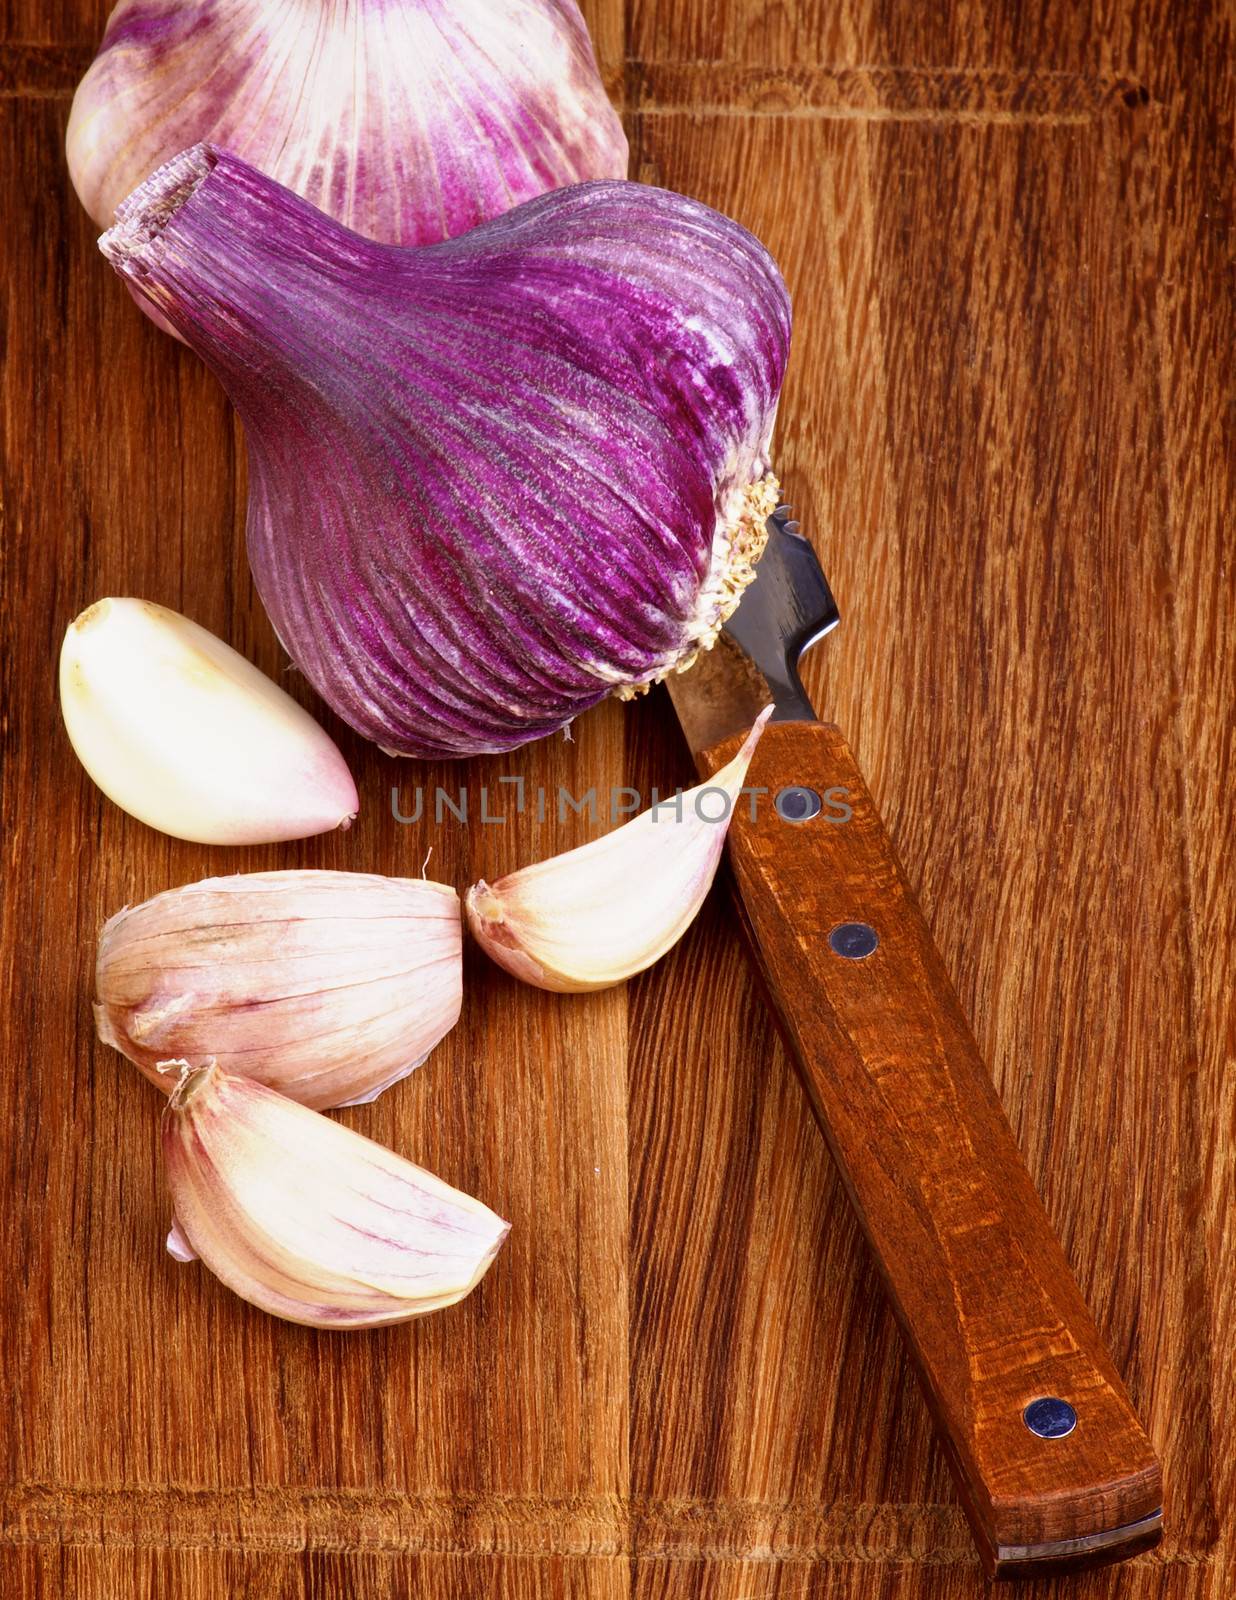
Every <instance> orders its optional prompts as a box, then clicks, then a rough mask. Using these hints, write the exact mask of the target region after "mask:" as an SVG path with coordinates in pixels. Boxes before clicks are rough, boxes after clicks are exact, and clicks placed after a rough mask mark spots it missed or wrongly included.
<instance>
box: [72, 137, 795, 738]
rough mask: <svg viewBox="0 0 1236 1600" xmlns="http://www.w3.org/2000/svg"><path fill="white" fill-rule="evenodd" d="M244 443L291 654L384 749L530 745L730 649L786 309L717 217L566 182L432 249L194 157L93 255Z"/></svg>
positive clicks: (152, 189)
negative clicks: (591, 710)
mask: <svg viewBox="0 0 1236 1600" xmlns="http://www.w3.org/2000/svg"><path fill="white" fill-rule="evenodd" d="M100 248H101V250H102V251H103V254H104V255H105V256H106V257H107V259H108V260H109V261H110V262H111V263H112V265H113V266H114V267H115V269H116V271H117V272H118V273H120V275H121V276H122V277H123V278H124V279H125V280H126V281H127V282H129V283H131V284H133V285H135V286H136V287H137V288H138V289H139V290H140V291H141V292H142V293H143V294H144V295H146V296H147V298H148V299H149V300H150V301H151V303H152V304H154V305H156V306H157V307H158V308H159V310H160V311H161V312H162V313H163V314H164V315H165V316H166V317H167V318H168V319H169V320H170V321H171V322H172V323H173V325H174V326H175V327H176V328H177V330H178V331H179V332H180V333H181V334H183V336H184V337H185V339H186V340H187V341H188V343H189V344H190V345H191V346H192V347H193V348H194V349H195V350H197V351H198V352H199V354H201V355H202V356H203V358H204V359H205V360H206V361H207V363H208V364H209V365H210V366H211V367H212V369H213V370H214V371H215V373H216V374H217V376H218V377H219V378H220V380H221V381H222V383H223V384H224V386H225V388H226V389H227V391H228V393H229V394H230V396H231V398H232V400H233V401H234V403H235V405H236V407H237V409H238V411H239V413H240V416H241V419H242V421H243V423H244V427H245V435H246V439H247V441H248V448H249V486H250V498H249V512H248V545H249V559H250V563H251V565H252V568H253V573H254V578H255V581H256V583H257V587H258V591H259V593H260V594H261V597H262V601H263V604H264V605H265V606H266V608H267V611H268V612H269V614H270V617H271V620H272V621H273V623H274V625H275V628H276V631H277V632H278V634H279V637H280V639H281V640H282V641H283V644H284V646H285V647H286V648H287V650H288V652H289V654H290V655H291V656H292V658H293V659H294V660H295V661H296V663H297V665H298V666H299V667H300V668H301V670H302V671H303V672H304V673H305V675H306V676H307V677H308V678H309V680H310V681H311V682H312V683H313V685H314V687H315V688H316V689H317V690H318V692H319V693H320V694H321V695H322V696H323V698H324V699H325V700H326V701H327V702H328V703H329V704H330V705H331V706H333V707H334V709H335V710H336V711H337V712H338V713H339V714H340V715H341V716H342V717H343V718H344V719H345V720H346V721H347V722H349V723H350V724H351V725H352V726H353V727H354V728H356V729H357V730H358V731H359V732H360V733H362V734H364V735H365V737H366V738H369V739H372V740H373V741H374V742H375V743H376V744H378V745H379V746H380V747H381V748H383V749H384V750H388V751H392V752H398V753H401V754H404V755H415V756H463V755H469V754H474V753H478V752H481V751H500V750H509V749H512V748H514V747H515V746H517V745H520V744H524V743H526V742H527V741H528V740H530V739H535V738H540V737H543V736H544V735H546V734H549V733H553V732H555V731H556V730H558V729H560V728H563V727H565V726H567V725H568V724H569V723H570V722H571V721H572V720H573V718H575V717H576V716H578V715H579V714H580V713H581V712H583V711H585V710H587V709H588V707H589V706H592V705H595V704H596V703H597V702H598V701H600V700H602V699H604V698H605V697H606V696H607V695H609V694H617V695H619V696H628V695H630V694H631V693H632V692H635V691H638V690H639V689H640V688H642V687H646V686H647V685H648V684H649V683H651V682H653V681H655V680H657V679H660V678H663V677H665V676H667V675H668V674H669V673H671V672H674V671H677V670H679V669H680V668H681V667H682V666H683V665H684V664H685V663H686V662H687V661H689V660H690V659H692V658H693V657H694V656H695V655H696V654H697V653H698V651H699V650H701V649H704V648H707V647H708V646H709V645H711V643H712V642H713V641H714V640H715V638H716V636H717V632H718V630H719V628H720V627H721V624H722V622H723V621H724V620H725V618H726V616H728V615H729V614H730V612H732V610H733V609H734V607H735V605H736V604H737V603H738V599H739V596H740V594H741V592H742V590H743V588H744V586H745V585H746V584H747V583H749V582H750V581H751V579H752V577H753V575H754V568H753V563H754V561H755V558H756V557H757V556H758V554H759V551H760V549H761V548H762V543H763V540H764V538H765V536H766V526H765V525H766V519H767V516H768V514H769V513H770V512H771V511H772V509H773V508H774V506H775V505H776V503H777V499H778V490H777V484H776V479H775V477H774V476H773V474H772V472H771V470H770V463H769V449H770V439H771V433H772V427H773V422H774V419H775V415H776V409H777V400H778V395H779V393H780V388H781V382H782V378H783V376H784V372H785V365H786V360H787V357H788V352H789V339H790V311H789V297H788V295H787V293H786V289H785V285H784V283H783V282H782V280H781V277H780V274H779V273H778V271H777V267H776V264H775V263H774V262H773V260H772V258H771V257H770V256H769V254H768V252H767V251H766V250H765V249H764V247H763V246H762V245H761V244H760V243H759V241H758V240H756V239H754V238H753V237H752V236H751V234H749V233H748V232H747V231H746V230H745V229H744V228H741V227H740V226H739V225H738V224H737V223H735V222H732V221H730V220H729V219H728V218H726V217H723V216H721V215H719V214H718V213H717V212H715V211H712V210H710V209H709V207H707V206H704V205H701V204H699V203H698V202H697V201H694V200H689V199H687V198H685V197H684V196H682V195H676V194H671V193H669V192H668V191H666V190H663V189H655V188H652V187H651V186H649V185H646V184H639V183H587V184H578V185H575V186H574V187H572V188H568V189H559V190H557V191H556V192H554V193H552V194H547V195H543V196H541V197H540V198H539V199H537V200H533V201H530V202H528V203H527V204H525V205H522V206H519V207H518V208H517V209H515V210H513V211H510V212H508V213H507V214H506V215H505V216H502V217H498V218H495V219H494V220H492V221H490V222H487V223H483V224H482V225H481V226H480V227H478V228H474V229H473V230H472V231H471V232H470V233H467V234H464V235H462V236H461V237H459V238H457V239H451V240H449V241H447V242H446V243H444V244H440V245H434V246H432V247H431V248H428V249H421V250H406V249H397V248H394V247H392V246H387V245H378V244H374V243H372V242H370V241H368V240H365V239H361V238H359V237H357V235H355V234H352V233H348V232H347V231H346V230H345V229H344V228H342V227H340V225H339V224H338V223H336V222H333V221H332V220H331V219H330V218H329V217H326V216H324V215H323V214H322V213H321V212H318V211H314V210H313V208H312V207H310V206H308V205H306V203H305V202H304V201H302V200H299V199H298V198H297V197H296V196H295V195H293V194H291V193H290V192H289V191H288V190H286V189H282V188H280V187H279V185H278V184H276V183H274V182H272V181H271V180H270V179H269V178H266V177H263V176H262V174H261V173H259V172H256V171H254V169H253V168H251V167H249V166H246V164H245V163H244V162H243V161H241V160H239V159H238V158H237V157H236V156H234V155H232V154H230V153H229V152H228V151H225V150H220V149H217V148H214V147H212V146H208V145H203V146H199V147H197V148H196V149H193V150H188V151H185V152H184V153H183V154H182V155H180V156H178V157H177V158H176V159H175V160H174V161H172V162H169V163H168V165H167V166H166V167H164V168H162V169H161V170H160V171H159V172H158V173H156V174H155V175H154V176H153V177H151V178H150V179H149V180H148V181H147V182H146V183H144V184H143V185H142V186H141V188H140V189H138V190H137V191H136V192H135V193H134V194H133V195H131V196H130V197H129V199H128V200H126V201H125V203H124V204H123V205H122V206H121V207H120V209H119V212H118V215H117V222H116V226H115V227H114V228H112V229H111V230H110V231H109V232H108V233H107V234H105V235H104V236H103V238H102V239H101V240H100Z"/></svg>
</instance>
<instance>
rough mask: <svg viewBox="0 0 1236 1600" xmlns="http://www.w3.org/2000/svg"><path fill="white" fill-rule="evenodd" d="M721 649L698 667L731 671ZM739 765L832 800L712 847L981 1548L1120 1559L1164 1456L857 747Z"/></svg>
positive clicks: (774, 731)
mask: <svg viewBox="0 0 1236 1600" xmlns="http://www.w3.org/2000/svg"><path fill="white" fill-rule="evenodd" d="M764 559H765V560H766V561H767V560H769V559H771V558H770V557H769V556H768V555H767V554H766V555H765V557H764ZM762 581H766V580H763V579H762ZM722 649H723V646H722V645H718V646H717V648H716V649H715V650H714V651H713V652H712V654H711V655H709V656H708V657H707V659H706V661H705V662H704V663H703V664H701V666H700V668H699V670H700V671H701V673H708V672H713V671H715V672H716V675H717V676H718V677H719V678H721V679H722V681H729V680H728V675H727V674H725V672H724V669H723V667H722V663H723V662H724V661H725V659H726V657H725V656H724V655H722V653H721V652H722ZM739 659H742V658H739ZM739 670H741V669H739ZM705 681H706V682H707V681H708V680H707V679H706V680H705ZM739 681H741V679H740V680H739ZM679 694H680V691H679V690H678V689H675V699H676V700H677V699H678V697H679ZM743 737H744V736H743V735H742V734H741V733H740V734H736V735H734V737H732V738H730V739H726V740H723V741H722V743H721V744H719V745H716V746H714V747H712V748H710V749H708V750H706V751H704V752H703V753H702V754H701V755H700V756H698V757H697V761H698V764H699V766H700V767H701V769H702V770H703V771H704V772H705V773H707V774H713V773H715V772H718V771H719V770H720V769H721V768H722V767H724V766H725V765H726V763H727V762H729V761H731V760H733V758H734V756H735V755H736V753H737V751H738V748H739V745H740V744H741V742H742V739H743ZM746 781H747V783H748V784H749V785H751V786H752V788H753V789H754V790H755V792H756V793H757V794H758V793H761V792H762V793H764V794H766V795H776V794H778V793H779V792H780V791H781V790H782V789H783V788H785V787H786V786H788V785H807V786H808V787H809V788H810V789H813V790H814V791H815V793H816V794H817V795H819V796H829V797H836V798H837V799H838V800H840V799H844V801H845V808H844V811H841V810H839V811H837V812H836V813H835V814H833V817H832V819H831V821H830V815H829V809H828V808H827V807H826V808H825V809H824V810H823V811H822V813H821V815H820V816H819V817H818V818H816V819H815V820H814V821H804V822H801V823H798V824H794V825H787V824H786V823H785V822H783V821H782V820H781V818H780V817H779V816H778V815H777V813H776V811H775V809H774V808H773V807H772V806H766V807H765V808H764V810H763V812H762V813H761V812H760V810H759V808H758V806H757V807H756V808H755V810H754V812H752V811H751V810H748V809H746V808H740V809H739V811H738V814H737V815H736V816H735V817H734V820H733V822H732V823H731V824H730V832H729V840H728V844H729V856H730V864H731V867H732V869H733V875H734V881H735V883H736V884H737V886H738V888H739V889H740V891H741V896H742V902H741V903H742V912H741V915H742V919H743V921H744V923H745V924H746V925H747V927H748V928H749V930H750V934H751V940H752V945H753V948H754V951H755V953H756V958H757V960H758V963H759V967H760V971H761V974H762V976H763V978H764V979H765V982H766V984H767V988H768V996H769V1002H770V1004H771V1006H772V1008H773V1009H774V1011H775V1013H776V1015H777V1016H778V1017H779V1018H780V1020H781V1023H782V1031H783V1033H784V1036H785V1039H786V1041H787V1044H788V1046H789V1048H790V1051H791V1056H792V1059H794V1061H795V1063H796V1065H797V1067H798V1069H799V1074H800V1077H801V1079H802V1083H803V1087H804V1088H805V1090H806V1092H807V1096H808V1099H809V1101H810V1104H811V1107H812V1110H813V1111H814V1112H815V1115H816V1118H817V1120H818V1121H819V1124H820V1129H821V1131H822V1133H823V1134H824V1137H825V1139H826V1140H827V1142H828V1147H829V1149H830V1151H831V1152H832V1155H833V1158H834V1160H835V1161H836V1163H837V1170H838V1175H839V1176H840V1178H841V1181H842V1183H843V1185H844V1187H845V1188H846V1190H847V1191H848V1192H849V1193H850V1195H851V1196H852V1198H853V1202H854V1208H855V1214H856V1215H857V1217H858V1219H859V1221H860V1223H861V1225H862V1229H863V1233H864V1235H865V1236H866V1239H867V1242H868V1244H869V1245H870V1247H871V1251H872V1259H873V1261H874V1262H875V1265H876V1267H877V1269H878V1270H879V1274H880V1278H881V1280H882V1282H883V1284H884V1287H885V1291H886V1293H887V1294H888V1298H889V1303H890V1305H891V1307H892V1309H893V1311H894V1313H895V1314H896V1317H897V1321H898V1323H899V1325H900V1326H901V1329H902V1333H903V1335H904V1337H905V1340H906V1346H907V1350H908V1351H909V1353H910V1355H911V1356H912V1358H913V1360H914V1361H915V1363H916V1366H917V1368H918V1372H919V1378H920V1381H921V1383H922V1385H923V1389H924V1392H925V1395H926V1399H927V1403H928V1406H929V1408H930V1410H931V1412H932V1415H933V1416H934V1417H935V1419H936V1424H937V1427H938V1429H939V1437H940V1444H941V1446H942V1448H943V1450H944V1453H945V1457H946V1459H947V1460H948V1461H949V1463H950V1465H951V1467H952V1469H953V1474H954V1478H955V1481H956V1484H957V1491H958V1496H959V1498H960V1500H961V1503H962V1505H963V1507H964V1508H965V1511H966V1515H967V1517H968V1518H969V1521H970V1524H971V1528H972V1531H973V1533H974V1538H975V1543H976V1544H977V1546H978V1549H979V1553H980V1555H981V1556H982V1559H983V1566H984V1569H985V1571H986V1572H987V1573H988V1574H989V1575H993V1576H994V1575H999V1576H1000V1577H1024V1576H1025V1575H1026V1574H1027V1573H1028V1572H1030V1571H1031V1570H1032V1569H1031V1567H1030V1566H1029V1565H1028V1563H1029V1562H1030V1561H1033V1562H1034V1563H1035V1566H1036V1567H1037V1568H1039V1569H1041V1570H1042V1571H1043V1572H1044V1573H1053V1574H1054V1573H1056V1572H1058V1571H1061V1570H1065V1569H1067V1568H1068V1567H1070V1566H1077V1565H1078V1564H1079V1561H1081V1560H1083V1559H1084V1558H1085V1556H1086V1555H1087V1554H1093V1552H1094V1551H1095V1549H1096V1548H1101V1549H1103V1550H1104V1552H1105V1555H1106V1556H1107V1558H1108V1559H1111V1558H1112V1556H1113V1554H1114V1549H1115V1547H1117V1546H1120V1545H1127V1546H1128V1547H1129V1548H1127V1549H1125V1550H1122V1551H1121V1552H1120V1553H1121V1554H1122V1555H1124V1556H1131V1555H1132V1554H1134V1552H1135V1550H1139V1549H1143V1548H1146V1547H1147V1546H1148V1545H1150V1544H1153V1543H1155V1542H1157V1539H1158V1536H1159V1532H1160V1524H1161V1521H1162V1516H1161V1513H1162V1507H1163V1478H1162V1472H1161V1470H1160V1467H1159V1463H1158V1461H1157V1460H1156V1459H1155V1455H1154V1451H1153V1449H1152V1448H1151V1446H1150V1444H1149V1442H1148V1440H1147V1438H1146V1435H1145V1433H1144V1431H1143V1429H1142V1427H1141V1424H1140V1423H1139V1421H1138V1419H1137V1417H1136V1416H1135V1415H1134V1413H1133V1410H1132V1407H1131V1406H1130V1404H1129V1398H1128V1395H1127V1393H1126V1392H1125V1389H1124V1385H1123V1384H1122V1383H1121V1380H1120V1376H1119V1374H1118V1373H1117V1372H1116V1371H1115V1369H1114V1367H1113V1365H1112V1361H1111V1358H1110V1356H1109V1354H1108V1352H1107V1350H1106V1349H1105V1348H1104V1346H1103V1341H1102V1336H1101V1335H1100V1334H1099V1332H1098V1330H1097V1329H1096V1327H1095V1325H1094V1321H1093V1318H1092V1317H1091V1315H1090V1312H1089V1310H1088V1309H1087V1307H1086V1305H1085V1303H1084V1301H1083V1300H1082V1297H1081V1295H1080V1293H1079V1292H1078V1288H1077V1284H1076V1282H1075V1281H1074V1279H1073V1276H1072V1273H1071V1272H1070V1269H1069V1266H1068V1263H1067V1261H1066V1260H1065V1258H1064V1254H1063V1251H1062V1250H1061V1248H1060V1244H1059V1241H1058V1240H1057V1239H1056V1237H1055V1235H1054V1234H1053V1232H1052V1229H1051V1224H1050V1222H1049V1221H1048V1218H1047V1215H1046V1213H1045V1212H1044V1210H1043V1206H1042V1203H1041V1201H1040V1200H1039V1197H1038V1195H1037V1194H1036V1193H1035V1190H1034V1186H1033V1184H1032V1183H1031V1181H1030V1177H1029V1174H1028V1173H1027V1171H1026V1167H1025V1163H1024V1162H1023V1161H1022V1158H1021V1155H1020V1153H1019V1152H1018V1149H1017V1144H1016V1141H1015V1140H1014V1138H1013V1133H1012V1130H1011V1128H1010V1127H1009V1124H1008V1119H1007V1118H1006V1116H1005V1114H1004V1110H1003V1108H1002V1106H1001V1104H1000V1100H999V1097H998V1096H997V1094H996V1090H995V1086H994V1085H993V1083H992V1080H991V1076H990V1074H989V1073H988V1070H987V1067H986V1065H985V1064H984V1062H983V1058H982V1056H981V1055H980V1054H979V1051H978V1046H977V1044H976V1043H975V1040H974V1035H973V1032H972V1030H971V1028H970V1026H969V1024H968V1023H967V1021H966V1018H965V1016H964V1015H963V1014H962V1011H961V1007H960V1004H959V1002H958V999H957V995H956V992H955V990H954V988H953V986H952V984H951V982H950V981H949V977H948V974H947V973H946V972H945V971H944V969H943V965H942V963H941V959H940V954H939V952H938V951H937V949H936V948H935V945H934V943H933V941H932V938H931V933H930V930H929V929H928V927H927V925H926V923H925V921H924V920H923V915H922V912H921V911H920V909H919V907H918V904H917V902H916V899H915V896H914V892H913V890H912V889H911V888H910V886H909V884H908V883H907V882H906V880H905V876H904V873H903V871H902V868H901V865H900V863H899V862H898V860H897V856H896V852H895V850H894V849H893V846H892V844H891V841H890V840H889V837H888V834H887V831H886V830H885V828H884V826H883V824H882V822H881V820H880V816H879V813H878V811H877V810H876V808H875V805H874V803H873V801H872V798H871V794H870V792H869V791H868V789H867V786H866V784H865V782H864V780H863V776H862V773H861V772H860V771H859V769H858V765H857V763H856V762H855V760H854V755H853V752H852V751H851V750H850V748H849V746H848V745H847V743H846V741H845V737H844V735H843V734H842V733H841V730H840V729H839V728H837V727H836V726H835V725H834V724H830V723H823V722H815V723H805V722H773V723H770V724H769V726H768V727H767V728H765V730H764V733H763V737H762V738H761V740H760V743H759V747H758V748H757V750H756V753H755V758H754V760H753V761H752V763H751V768H750V771H749V772H748V773H747V778H746ZM847 925H848V926H849V928H850V929H851V930H852V931H859V932H863V931H865V932H867V933H874V935H875V942H874V943H873V945H872V947H871V948H870V949H867V950H864V951H861V952H857V953H856V954H855V957H854V959H850V958H849V957H847V955H846V954H845V951H844V947H843V948H842V949H841V950H838V949H837V948H835V946H834V939H833V932H834V930H839V929H842V928H844V927H846V926H847ZM1045 1396H1052V1397H1055V1398H1056V1399H1063V1400H1067V1401H1068V1402H1069V1403H1070V1404H1071V1405H1072V1406H1073V1407H1074V1410H1075V1413H1076V1426H1075V1427H1074V1428H1073V1430H1072V1432H1071V1433H1070V1434H1069V1435H1068V1436H1067V1438H1058V1439H1051V1440H1044V1439H1042V1438H1039V1437H1036V1435H1035V1434H1034V1433H1033V1432H1032V1431H1031V1430H1030V1428H1029V1427H1028V1426H1027V1424H1026V1422H1025V1420H1024V1416H1023V1413H1025V1411H1026V1408H1027V1406H1029V1405H1030V1404H1031V1403H1032V1402H1034V1401H1036V1400H1041V1399H1043V1398H1044V1397H1045ZM1019 1569H1020V1570H1019Z"/></svg>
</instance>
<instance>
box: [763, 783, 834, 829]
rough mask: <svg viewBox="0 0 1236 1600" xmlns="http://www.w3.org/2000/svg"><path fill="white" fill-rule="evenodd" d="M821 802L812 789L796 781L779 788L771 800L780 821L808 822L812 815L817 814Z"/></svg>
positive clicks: (821, 804)
mask: <svg viewBox="0 0 1236 1600" xmlns="http://www.w3.org/2000/svg"><path fill="white" fill-rule="evenodd" d="M823 804H824V802H823V801H822V800H821V799H820V797H819V795H818V794H816V792H815V790H814V789H807V788H804V787H803V785H802V784H797V783H796V784H792V785H791V786H790V787H789V788H788V789H779V790H778V791H777V798H776V799H775V800H774V801H773V805H775V806H776V808H777V815H778V816H779V817H780V818H781V820H782V822H810V821H811V819H812V817H818V816H819V814H820V811H821V809H822V807H823Z"/></svg>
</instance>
